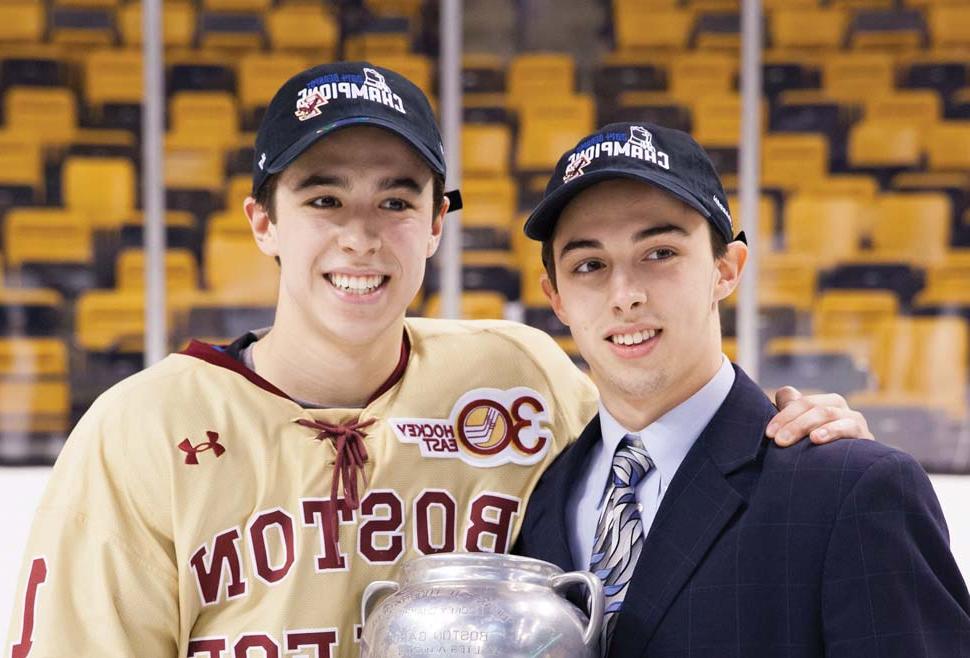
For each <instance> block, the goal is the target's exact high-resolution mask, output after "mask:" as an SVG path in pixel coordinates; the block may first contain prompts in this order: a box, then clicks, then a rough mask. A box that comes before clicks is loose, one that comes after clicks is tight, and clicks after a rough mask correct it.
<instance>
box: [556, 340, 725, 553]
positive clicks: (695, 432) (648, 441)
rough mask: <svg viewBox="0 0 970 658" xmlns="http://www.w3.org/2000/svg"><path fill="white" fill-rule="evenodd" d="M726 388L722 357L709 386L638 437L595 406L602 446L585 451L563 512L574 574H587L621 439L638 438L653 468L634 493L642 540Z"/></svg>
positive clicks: (605, 411)
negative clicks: (583, 463) (584, 463)
mask: <svg viewBox="0 0 970 658" xmlns="http://www.w3.org/2000/svg"><path fill="white" fill-rule="evenodd" d="M732 386H734V368H733V367H731V362H730V361H729V360H728V359H727V357H722V361H721V367H720V368H719V369H718V371H717V373H716V374H715V375H714V377H713V378H711V381H709V382H707V384H705V385H704V387H703V388H701V389H700V390H699V391H697V392H696V393H694V395H692V396H691V397H689V398H688V399H687V400H685V401H684V402H682V403H681V404H679V405H677V406H676V407H674V408H673V409H671V410H670V411H668V412H667V413H665V414H664V415H663V416H661V417H660V418H658V419H657V420H655V421H654V422H653V423H651V424H650V425H648V426H647V427H645V428H643V429H641V430H639V431H631V430H629V429H627V428H625V427H623V426H622V425H620V423H619V422H618V421H617V420H616V419H615V418H614V417H613V416H612V415H611V414H610V412H609V411H607V410H606V407H604V406H603V403H602V402H600V411H599V414H600V415H599V419H600V430H601V432H602V435H603V440H602V441H601V442H599V443H598V444H597V445H595V446H593V448H592V450H590V453H589V464H588V466H587V468H586V471H585V473H583V475H582V476H581V477H580V479H579V482H577V484H576V488H575V489H573V492H572V494H571V495H570V497H569V501H568V503H567V509H566V524H567V528H568V530H569V549H570V551H571V553H572V558H573V565H574V566H575V568H577V569H588V568H589V558H590V556H591V555H592V551H593V541H594V539H595V535H596V524H597V522H598V521H599V517H600V511H601V510H602V505H603V503H604V502H605V496H604V494H605V492H606V485H607V482H608V479H609V475H610V471H611V470H612V467H613V454H614V453H615V452H616V448H617V446H619V444H620V441H621V440H622V439H623V437H624V436H626V435H627V434H637V435H639V437H640V440H642V441H643V446H644V447H645V448H646V449H647V452H648V453H649V454H650V458H651V459H652V460H653V463H654V466H655V468H652V469H650V472H649V473H647V475H646V477H644V478H643V479H642V480H641V481H640V482H639V484H637V488H636V491H637V500H638V501H639V503H640V517H641V518H642V519H643V534H644V536H646V535H647V533H648V532H649V530H650V525H651V524H652V523H653V519H654V517H655V516H656V515H657V509H658V508H659V507H660V501H661V500H663V497H664V494H665V493H666V492H667V487H668V486H669V485H670V481H671V480H672V479H673V477H674V474H675V473H677V469H678V468H680V464H681V462H683V461H684V457H686V456H687V453H688V452H689V451H690V448H691V446H693V445H694V441H696V440H697V437H699V436H700V434H701V432H702V431H703V430H704V428H705V427H707V424H708V423H709V422H711V418H713V417H714V414H715V413H716V412H717V410H718V409H719V408H720V406H721V405H722V404H723V403H724V400H725V399H726V398H727V395H728V393H729V392H730V391H731V387H732Z"/></svg>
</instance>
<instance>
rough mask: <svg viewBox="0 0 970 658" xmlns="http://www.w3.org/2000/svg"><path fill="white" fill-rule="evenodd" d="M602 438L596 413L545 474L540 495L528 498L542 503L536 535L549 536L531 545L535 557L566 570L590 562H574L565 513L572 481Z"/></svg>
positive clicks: (538, 513) (582, 468) (538, 514)
mask: <svg viewBox="0 0 970 658" xmlns="http://www.w3.org/2000/svg"><path fill="white" fill-rule="evenodd" d="M601 438H602V435H601V433H600V418H599V415H596V416H594V417H593V420H591V421H589V424H588V425H586V427H585V429H583V433H582V434H580V435H579V438H578V439H576V442H575V443H574V444H573V445H572V446H570V447H569V448H568V449H567V450H566V451H565V452H564V453H563V455H562V457H560V459H559V460H558V461H557V462H556V463H554V464H553V465H552V466H551V467H550V468H549V470H548V471H547V472H546V474H545V475H544V476H543V479H542V481H541V482H540V484H539V488H538V489H537V492H538V493H539V496H536V495H535V494H533V496H532V497H531V499H530V501H529V505H538V507H539V509H538V510H536V522H535V526H534V536H536V537H546V538H548V541H544V542H541V543H539V542H536V543H534V544H532V545H531V546H530V549H531V550H530V553H531V555H532V557H536V558H539V559H540V560H545V561H546V562H552V563H553V564H555V565H557V566H558V567H560V568H561V569H563V570H565V571H572V570H573V569H574V568H579V569H586V568H587V567H588V565H577V566H576V567H574V566H573V558H572V552H571V550H570V548H569V526H568V525H567V524H566V515H567V514H568V512H569V508H568V502H569V496H570V492H571V491H572V490H573V489H574V488H575V486H574V484H573V483H575V482H576V481H577V480H578V479H579V478H580V477H581V476H582V474H583V473H584V472H585V469H586V466H587V461H588V455H589V452H590V450H592V448H593V446H595V445H596V444H597V443H598V442H599V441H600V440H601ZM537 499H538V500H537Z"/></svg>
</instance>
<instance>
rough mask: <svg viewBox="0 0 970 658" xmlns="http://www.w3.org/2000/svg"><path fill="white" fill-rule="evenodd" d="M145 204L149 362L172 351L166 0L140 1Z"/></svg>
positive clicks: (146, 327) (146, 346)
mask: <svg viewBox="0 0 970 658" xmlns="http://www.w3.org/2000/svg"><path fill="white" fill-rule="evenodd" d="M141 10H142V49H143V50H142V53H143V66H144V79H145V82H144V85H145V87H144V89H143V92H142V124H141V127H142V131H141V133H142V166H141V176H142V206H143V207H144V236H145V366H146V367H147V366H150V365H151V364H153V363H155V362H157V361H160V360H161V359H162V358H164V357H165V354H166V353H167V352H168V336H167V327H166V322H165V317H166V313H165V311H166V299H165V181H164V157H165V155H164V143H163V138H164V130H165V127H164V123H163V117H164V109H165V84H164V54H163V51H162V0H143V2H142V9H141Z"/></svg>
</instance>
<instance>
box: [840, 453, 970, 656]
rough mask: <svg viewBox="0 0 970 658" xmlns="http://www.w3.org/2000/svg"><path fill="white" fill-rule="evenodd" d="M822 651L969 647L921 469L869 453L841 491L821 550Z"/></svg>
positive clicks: (957, 583) (969, 605) (941, 524)
mask: <svg viewBox="0 0 970 658" xmlns="http://www.w3.org/2000/svg"><path fill="white" fill-rule="evenodd" d="M822 611H823V628H824V634H825V646H826V655H827V656H845V657H846V658H848V657H850V656H852V657H855V656H899V657H900V658H902V657H903V656H954V657H956V656H970V595H968V593H967V587H966V584H965V582H964V579H963V576H962V575H961V573H960V570H959V568H958V567H957V565H956V561H955V560H954V558H953V555H952V553H951V552H950V545H949V536H948V532H947V527H946V522H945V520H944V518H943V512H942V510H941V509H940V505H939V502H938V500H937V498H936V494H935V493H934V491H933V487H932V485H931V484H930V481H929V478H928V477H927V476H926V473H925V472H924V471H923V469H922V468H921V467H920V466H919V464H918V463H916V461H915V460H914V459H913V458H912V457H910V456H909V455H907V454H906V453H903V452H899V451H892V452H890V453H888V454H885V455H883V456H881V457H879V458H877V459H875V460H874V461H873V462H871V463H870V464H869V465H868V467H867V468H866V469H865V471H864V472H863V473H862V474H861V475H860V476H859V477H858V479H857V480H856V482H855V483H854V484H853V485H852V486H851V488H850V489H849V491H848V492H847V493H846V494H845V496H844V497H843V499H842V503H841V507H840V509H839V512H838V516H837V518H836V519H835V523H834V527H833V530H832V535H831V538H830V540H829V546H828V549H827V553H826V558H825V566H824V575H823V583H822Z"/></svg>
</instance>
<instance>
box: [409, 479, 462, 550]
mask: <svg viewBox="0 0 970 658" xmlns="http://www.w3.org/2000/svg"><path fill="white" fill-rule="evenodd" d="M434 509H440V510H441V515H442V522H441V527H442V537H441V542H437V543H436V542H435V538H434V537H432V536H431V525H432V524H431V514H432V510H434ZM457 515H458V503H457V502H456V501H455V499H454V498H453V497H452V495H451V494H450V493H448V492H447V491H445V490H444V489H425V490H424V491H422V492H421V494H420V495H419V496H418V497H417V498H415V499H414V545H415V546H416V547H417V549H418V552H420V553H421V554H422V555H431V554H432V553H452V552H454V550H455V521H456V517H457Z"/></svg>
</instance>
